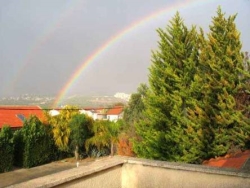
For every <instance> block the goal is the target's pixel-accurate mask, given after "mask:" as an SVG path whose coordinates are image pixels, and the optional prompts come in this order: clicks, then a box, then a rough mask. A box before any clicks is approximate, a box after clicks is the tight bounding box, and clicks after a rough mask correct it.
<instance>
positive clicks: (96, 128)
mask: <svg viewBox="0 0 250 188" xmlns="http://www.w3.org/2000/svg"><path fill="white" fill-rule="evenodd" d="M120 126H121V124H120V123H119V121H118V122H111V121H106V120H97V121H95V122H94V125H93V127H92V132H93V134H94V136H93V137H91V138H89V139H88V140H86V143H85V146H86V149H87V151H88V150H89V148H90V147H91V146H96V147H97V148H98V150H101V149H103V148H105V147H108V148H110V153H111V155H113V154H114V144H116V143H117V142H118V135H119V131H120Z"/></svg>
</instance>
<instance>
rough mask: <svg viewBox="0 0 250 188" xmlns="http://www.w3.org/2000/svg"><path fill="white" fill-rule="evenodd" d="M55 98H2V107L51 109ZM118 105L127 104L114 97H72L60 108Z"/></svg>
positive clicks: (28, 96) (25, 96) (32, 96)
mask: <svg viewBox="0 0 250 188" xmlns="http://www.w3.org/2000/svg"><path fill="white" fill-rule="evenodd" d="M54 100H55V97H48V96H35V95H22V96H20V97H4V98H0V105H38V106H40V107H42V108H51V106H52V104H53V102H54ZM117 103H123V104H126V103H127V101H126V100H124V99H120V98H116V97H114V96H77V95H76V96H71V97H67V98H65V99H63V100H62V101H61V102H60V104H59V106H58V107H61V106H65V105H75V106H78V107H109V106H112V105H114V104H117Z"/></svg>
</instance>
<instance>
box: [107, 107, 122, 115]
mask: <svg viewBox="0 0 250 188" xmlns="http://www.w3.org/2000/svg"><path fill="white" fill-rule="evenodd" d="M122 111H123V107H120V106H115V107H113V108H111V109H109V110H108V111H107V115H119V114H121V113H122Z"/></svg>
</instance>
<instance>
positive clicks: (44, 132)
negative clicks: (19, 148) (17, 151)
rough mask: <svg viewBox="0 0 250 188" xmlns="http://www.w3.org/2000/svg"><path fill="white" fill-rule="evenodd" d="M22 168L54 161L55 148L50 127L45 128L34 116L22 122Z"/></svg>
mask: <svg viewBox="0 0 250 188" xmlns="http://www.w3.org/2000/svg"><path fill="white" fill-rule="evenodd" d="M22 132H23V141H24V153H23V166H24V167H27V168H30V167H34V166H38V165H42V164H45V163H47V162H50V161H52V160H54V159H55V157H56V152H57V150H56V148H55V146H54V144H53V139H52V135H51V134H50V127H49V126H45V125H44V124H42V123H41V121H40V120H39V119H38V118H37V117H36V116H31V117H30V119H28V120H27V121H25V122H24V126H23V130H22Z"/></svg>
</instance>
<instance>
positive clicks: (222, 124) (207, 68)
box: [199, 8, 250, 157]
mask: <svg viewBox="0 0 250 188" xmlns="http://www.w3.org/2000/svg"><path fill="white" fill-rule="evenodd" d="M235 18H236V15H233V16H229V17H228V18H225V14H224V13H222V11H221V9H220V8H218V11H217V15H216V16H215V17H213V20H212V24H211V25H210V33H209V34H208V37H207V38H208V39H205V38H204V36H201V40H202V42H201V44H202V45H201V46H200V51H201V53H200V61H199V63H200V66H201V67H202V69H200V72H199V77H200V78H201V82H202V83H203V84H202V87H201V90H202V91H201V93H202V95H203V96H204V97H203V104H202V105H200V108H201V109H202V111H203V113H204V114H205V116H206V117H207V119H208V120H209V121H207V122H206V123H204V125H203V126H204V132H205V134H206V135H209V138H207V139H208V140H207V145H206V151H207V153H208V157H210V156H220V155H224V154H225V153H227V151H228V150H229V149H230V148H231V147H234V146H237V147H240V148H241V149H244V147H245V142H246V139H247V138H248V137H249V131H250V126H249V120H248V119H247V118H246V117H245V116H244V115H243V113H242V112H244V111H246V109H247V108H246V106H244V104H241V109H239V108H238V107H237V100H236V98H237V95H238V94H239V93H241V92H242V91H249V86H247V85H246V80H249V72H248V71H246V70H245V69H244V63H243V54H242V53H241V47H242V45H241V42H240V32H239V31H238V30H237V29H236V25H235V23H234V21H235Z"/></svg>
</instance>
